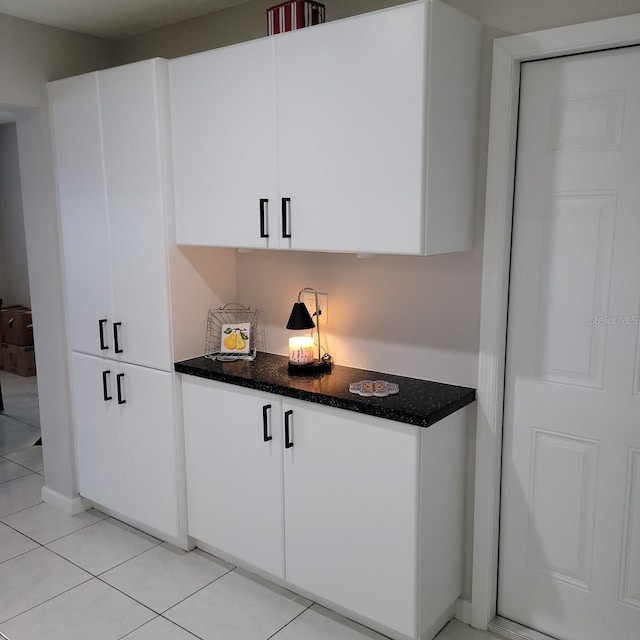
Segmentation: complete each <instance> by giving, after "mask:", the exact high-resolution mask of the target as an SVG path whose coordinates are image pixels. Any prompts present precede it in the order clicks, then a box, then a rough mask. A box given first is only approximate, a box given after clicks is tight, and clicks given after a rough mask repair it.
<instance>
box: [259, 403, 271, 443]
mask: <svg viewBox="0 0 640 640" xmlns="http://www.w3.org/2000/svg"><path fill="white" fill-rule="evenodd" d="M270 409H271V405H270V404H265V405H264V407H262V438H263V440H264V441H265V442H269V440H273V436H270V435H269V420H268V418H267V412H268V411H269V410H270Z"/></svg>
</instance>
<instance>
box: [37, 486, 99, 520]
mask: <svg viewBox="0 0 640 640" xmlns="http://www.w3.org/2000/svg"><path fill="white" fill-rule="evenodd" d="M41 496H42V501H43V502H46V503H47V504H50V505H51V506H52V507H55V508H56V509H59V510H60V511H62V512H63V513H66V514H67V515H70V516H76V515H78V514H79V513H82V512H83V511H88V510H89V509H91V508H92V507H93V503H92V502H90V501H89V500H86V499H85V498H83V497H81V496H75V497H74V498H69V497H68V496H65V495H62V494H61V493H58V492H57V491H54V490H53V489H51V488H50V487H47V486H46V485H45V486H44V487H42V493H41Z"/></svg>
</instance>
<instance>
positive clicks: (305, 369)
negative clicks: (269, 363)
mask: <svg viewBox="0 0 640 640" xmlns="http://www.w3.org/2000/svg"><path fill="white" fill-rule="evenodd" d="M287 371H288V373H289V375H290V376H313V375H317V374H319V373H329V372H331V364H330V363H329V362H326V361H325V360H314V361H313V362H309V363H308V364H293V363H292V362H290V363H289V367H288V369H287Z"/></svg>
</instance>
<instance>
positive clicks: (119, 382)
mask: <svg viewBox="0 0 640 640" xmlns="http://www.w3.org/2000/svg"><path fill="white" fill-rule="evenodd" d="M122 378H124V373H119V374H118V375H117V376H116V387H117V388H118V404H126V403H127V401H126V400H125V399H124V398H123V397H122Z"/></svg>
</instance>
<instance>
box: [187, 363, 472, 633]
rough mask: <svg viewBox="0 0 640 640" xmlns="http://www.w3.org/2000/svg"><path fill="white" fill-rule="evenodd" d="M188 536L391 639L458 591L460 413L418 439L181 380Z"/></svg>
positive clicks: (429, 619)
mask: <svg viewBox="0 0 640 640" xmlns="http://www.w3.org/2000/svg"><path fill="white" fill-rule="evenodd" d="M182 380H183V383H182V390H183V410H184V426H185V447H186V467H187V500H188V514H189V515H188V529H189V535H190V536H193V537H194V538H195V539H196V541H199V542H201V543H203V544H204V545H205V546H206V547H207V548H211V549H212V550H214V551H215V552H218V553H220V555H222V556H223V557H227V558H229V559H232V560H234V561H236V562H238V563H240V564H244V565H245V566H246V567H247V568H249V569H253V570H258V571H259V572H261V573H264V574H266V575H267V576H271V577H272V578H274V579H275V580H276V581H277V582H279V583H281V584H284V585H285V586H288V587H290V588H292V589H293V590H294V591H298V592H300V593H301V594H302V595H306V596H308V597H311V598H315V599H316V600H317V601H319V602H320V603H322V604H325V605H328V606H333V607H334V608H335V609H336V610H338V611H340V612H341V613H345V614H346V615H350V616H351V617H353V618H354V619H356V620H358V621H360V622H363V623H365V624H368V625H369V626H372V627H374V628H376V629H378V630H379V631H381V632H383V633H386V634H388V635H390V636H391V637H394V638H414V639H415V638H421V639H428V638H432V637H434V636H435V635H436V633H437V632H438V631H439V630H440V628H441V627H442V626H443V625H444V623H445V622H446V621H447V620H448V619H449V618H450V617H451V616H452V613H453V607H454V605H455V601H456V600H457V598H458V597H459V595H460V593H461V588H462V572H463V567H462V547H463V501H464V483H465V470H464V456H465V441H466V438H465V433H466V412H465V410H461V411H458V412H456V413H455V414H452V415H451V416H449V417H448V418H445V419H444V420H442V421H441V422H439V423H437V424H435V425H433V426H431V427H429V428H428V429H424V428H421V427H415V426H412V425H407V424H402V423H398V422H391V421H388V420H383V419H380V418H374V417H371V416H363V415H360V414H357V413H353V412H350V411H344V410H339V409H334V408H331V407H326V406H321V405H316V404H313V403H310V402H303V401H298V400H293V399H289V398H283V397H280V396H277V395H271V394H266V393H261V392H257V391H254V390H248V389H245V388H242V387H239V386H234V385H231V384H226V383H220V382H215V381H211V380H205V379H200V378H196V377H191V376H186V375H183V376H182Z"/></svg>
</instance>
